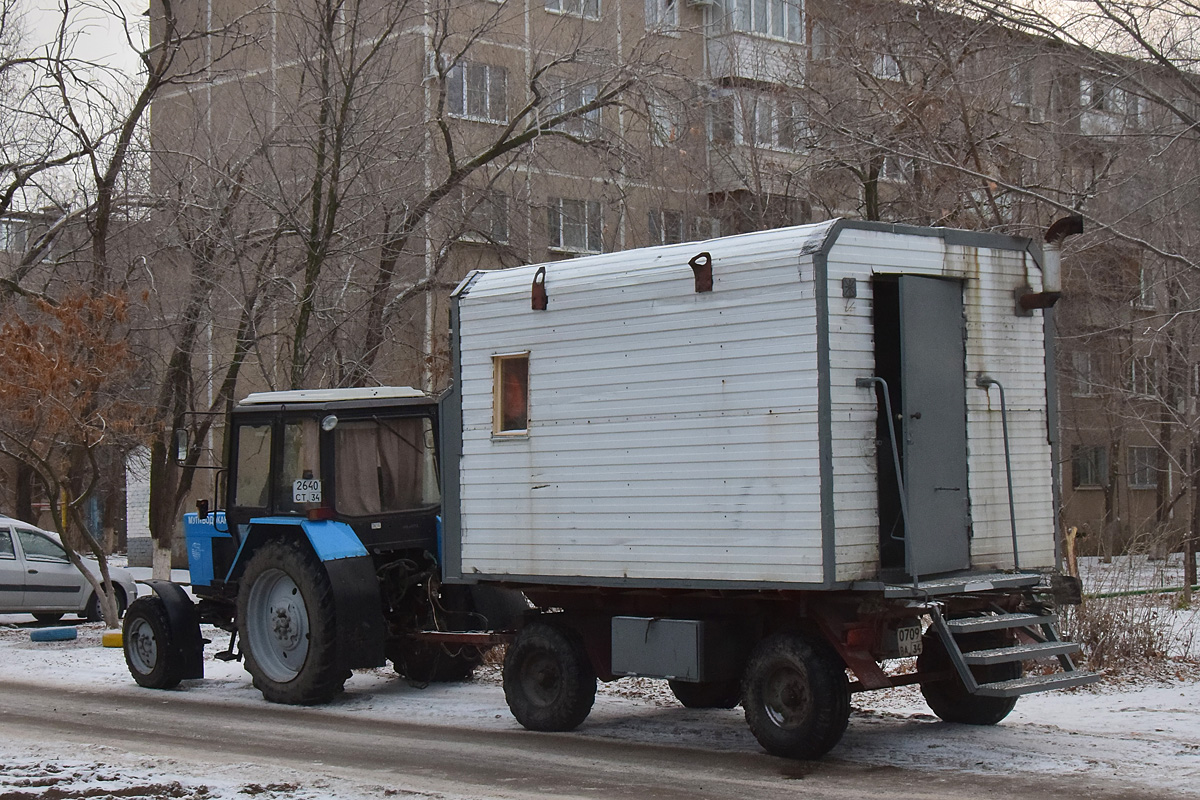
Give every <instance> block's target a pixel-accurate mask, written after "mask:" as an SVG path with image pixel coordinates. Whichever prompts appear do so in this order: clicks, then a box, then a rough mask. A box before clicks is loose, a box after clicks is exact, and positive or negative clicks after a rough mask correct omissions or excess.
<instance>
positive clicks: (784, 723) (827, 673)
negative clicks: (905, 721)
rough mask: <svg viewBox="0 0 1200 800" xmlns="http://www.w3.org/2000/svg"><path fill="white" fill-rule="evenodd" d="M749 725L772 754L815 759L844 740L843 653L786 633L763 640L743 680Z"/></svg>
mask: <svg viewBox="0 0 1200 800" xmlns="http://www.w3.org/2000/svg"><path fill="white" fill-rule="evenodd" d="M742 707H743V708H744V709H745V710H746V724H747V725H749V726H750V731H751V732H752V733H753V734H754V738H756V739H758V743H759V744H761V745H762V746H763V749H764V750H766V751H767V752H768V753H770V754H771V755H775V756H782V757H784V758H795V759H814V758H820V757H821V756H823V755H825V754H826V753H828V752H829V751H830V750H832V749H833V747H834V746H835V745H836V744H837V743H838V742H839V741H840V740H841V738H842V734H843V733H845V732H846V724H847V723H848V722H849V721H850V684H849V682H848V681H847V679H846V668H845V666H844V665H843V664H842V661H841V659H840V658H839V657H838V655H837V654H836V653H835V652H834V651H833V650H832V649H831V648H830V647H829V646H828V645H827V644H826V643H825V642H824V640H822V639H818V638H816V637H814V636H809V635H805V634H801V633H781V634H775V635H773V636H769V637H767V638H766V639H763V640H762V641H761V642H759V644H758V646H757V647H755V648H754V652H753V653H752V654H751V655H750V660H749V661H748V662H747V664H746V672H745V675H744V677H743V679H742Z"/></svg>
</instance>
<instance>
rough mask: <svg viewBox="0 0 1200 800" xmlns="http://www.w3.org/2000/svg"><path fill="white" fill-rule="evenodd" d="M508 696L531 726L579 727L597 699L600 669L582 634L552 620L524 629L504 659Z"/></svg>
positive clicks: (552, 728) (514, 710) (546, 728)
mask: <svg viewBox="0 0 1200 800" xmlns="http://www.w3.org/2000/svg"><path fill="white" fill-rule="evenodd" d="M504 699H505V700H506V701H507V702H508V708H509V710H510V711H511V712H512V715H513V716H514V717H515V718H516V720H517V722H519V723H521V725H522V726H524V727H525V728H527V729H528V730H531V731H569V730H574V729H575V728H577V727H579V725H580V723H582V722H583V721H584V720H585V719H587V715H588V714H589V713H591V710H592V704H593V703H594V702H595V701H596V673H595V670H594V669H593V668H592V663H591V661H590V660H589V659H588V655H587V650H586V649H585V647H584V644H583V639H582V637H581V636H580V635H579V634H578V633H577V632H576V631H574V630H572V629H571V628H569V627H567V626H565V625H562V624H560V623H557V622H550V621H547V620H538V621H536V622H531V623H530V624H529V625H526V626H525V627H524V628H522V629H521V631H520V632H519V633H518V634H517V638H516V639H515V640H514V641H513V643H512V644H511V645H509V647H508V652H507V653H506V654H505V657H504Z"/></svg>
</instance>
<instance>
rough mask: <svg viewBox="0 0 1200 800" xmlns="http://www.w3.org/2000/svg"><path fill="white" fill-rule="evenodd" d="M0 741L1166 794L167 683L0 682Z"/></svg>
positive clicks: (499, 781)
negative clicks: (370, 709)
mask: <svg viewBox="0 0 1200 800" xmlns="http://www.w3.org/2000/svg"><path fill="white" fill-rule="evenodd" d="M0 737H3V738H4V739H6V740H8V741H20V742H26V743H58V744H59V745H61V747H62V750H63V753H64V754H67V753H70V752H71V750H72V748H71V743H73V742H78V743H81V744H82V743H96V742H106V743H109V744H116V743H121V744H122V745H124V746H125V748H126V749H127V750H128V751H129V752H130V753H134V754H144V755H147V756H157V757H163V758H172V759H177V760H179V761H183V762H188V763H192V764H202V765H203V764H208V765H211V768H212V769H213V770H221V769H223V767H224V766H225V765H228V764H231V763H235V762H247V761H251V762H254V763H256V764H260V765H264V766H265V767H266V768H268V769H271V768H276V767H277V768H278V770H279V774H280V776H286V777H287V778H289V779H294V778H295V777H296V776H297V775H303V774H318V773H319V774H321V775H324V776H326V777H328V776H331V775H332V776H335V777H336V776H339V775H340V776H343V777H345V778H347V779H353V780H355V781H357V782H363V781H368V782H372V783H377V784H379V785H381V786H385V787H392V788H394V789H396V790H398V791H400V792H413V793H420V794H426V793H428V794H433V795H434V796H456V797H457V796H461V797H484V798H558V797H563V798H605V799H606V800H608V799H609V798H637V799H638V800H642V799H643V798H664V800H672V799H673V798H679V799H680V800H683V799H684V798H687V800H701V799H703V798H714V800H715V799H718V798H719V799H722V800H724V799H725V798H728V799H729V800H747V798H754V800H771V799H772V798H798V797H803V798H822V799H824V798H829V799H830V800H841V798H846V800H871V799H872V798H886V799H887V800H900V799H901V798H912V799H913V800H925V799H926V798H928V799H929V800H935V799H937V800H943V799H945V798H954V800H962V799H963V798H969V799H970V800H982V798H1004V800H1023V799H1024V798H1029V799H1030V800H1033V799H1034V798H1036V800H1044V799H1045V798H1050V797H1064V798H1065V797H1070V798H1122V800H1140V798H1146V800H1149V799H1150V798H1155V800H1157V799H1158V798H1160V797H1161V792H1152V791H1145V790H1139V789H1135V788H1131V787H1125V786H1119V785H1116V784H1113V783H1111V782H1099V781H1091V780H1088V779H1086V778H1080V777H1079V776H1078V775H1075V776H1070V777H1066V778H1056V777H1041V776H1039V777H1036V778H1033V777H1025V776H1021V777H1014V778H1005V777H993V776H979V775H970V774H957V773H952V772H944V771H939V772H929V773H925V772H919V771H913V770H902V769H898V768H891V767H882V768H881V767H872V766H864V765H861V764H853V763H848V762H844V761H839V760H837V759H836V758H828V759H826V760H824V761H821V762H819V763H815V764H812V763H797V762H788V761H784V760H781V759H777V758H773V757H771V756H767V755H765V754H747V753H724V752H718V751H714V750H712V749H705V748H701V747H696V748H690V747H679V746H652V745H651V746H648V745H646V744H644V743H637V742H622V741H614V740H611V739H603V738H597V737H593V736H588V735H586V734H584V733H576V734H534V733H529V732H524V731H512V732H496V731H478V730H470V729H464V728H454V727H447V726H438V725H430V724H424V723H422V724H416V723H411V722H404V721H402V720H397V721H380V720H372V719H363V718H361V717H356V716H354V715H353V714H348V713H347V714H339V713H336V712H331V711H330V710H328V709H324V710H320V711H317V710H313V709H305V708H294V707H283V706H273V705H268V704H266V703H263V704H262V705H256V706H246V705H244V704H225V703H220V702H213V701H212V700H210V699H206V698H197V697H194V696H193V697H189V696H187V695H185V694H183V693H173V692H150V691H147V692H144V693H142V692H137V693H133V694H130V693H129V692H114V693H112V694H107V693H101V692H96V691H95V690H91V689H89V690H86V691H85V690H75V691H70V690H68V691H64V690H63V689H61V688H50V687H46V686H39V685H34V684H24V683H15V682H5V684H4V685H3V687H2V688H0Z"/></svg>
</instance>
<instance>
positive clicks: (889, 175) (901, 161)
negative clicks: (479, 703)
mask: <svg viewBox="0 0 1200 800" xmlns="http://www.w3.org/2000/svg"><path fill="white" fill-rule="evenodd" d="M915 174H916V162H915V161H914V160H913V159H911V158H907V157H905V156H897V155H888V156H884V157H883V162H882V163H880V165H879V180H881V181H887V182H889V183H912V180H913V176H914V175H915Z"/></svg>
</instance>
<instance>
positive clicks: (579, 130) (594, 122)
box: [550, 83, 600, 139]
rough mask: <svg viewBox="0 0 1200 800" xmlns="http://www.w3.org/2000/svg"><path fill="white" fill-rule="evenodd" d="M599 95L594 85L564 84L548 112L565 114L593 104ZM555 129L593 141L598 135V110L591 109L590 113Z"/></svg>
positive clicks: (563, 123) (574, 118) (598, 90)
mask: <svg viewBox="0 0 1200 800" xmlns="http://www.w3.org/2000/svg"><path fill="white" fill-rule="evenodd" d="M599 94H600V89H599V87H598V86H596V84H594V83H590V84H584V85H571V84H567V83H564V84H563V85H562V87H561V90H560V92H559V95H558V99H557V100H556V101H555V102H553V103H551V108H550V111H551V113H553V114H565V113H567V112H568V111H573V110H574V109H577V108H581V107H582V106H585V105H587V104H588V103H591V102H593V101H594V100H595V99H596V97H598V96H599ZM555 127H557V129H558V130H560V131H566V132H568V133H574V134H576V135H578V136H582V137H584V138H587V139H595V138H596V137H598V136H599V135H600V109H599V108H593V109H592V110H591V111H588V112H586V113H583V114H580V115H578V116H575V117H572V118H571V119H568V120H566V121H565V122H562V123H560V124H559V125H557V126H555Z"/></svg>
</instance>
